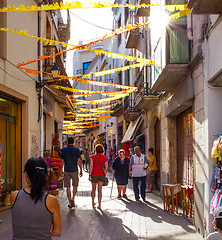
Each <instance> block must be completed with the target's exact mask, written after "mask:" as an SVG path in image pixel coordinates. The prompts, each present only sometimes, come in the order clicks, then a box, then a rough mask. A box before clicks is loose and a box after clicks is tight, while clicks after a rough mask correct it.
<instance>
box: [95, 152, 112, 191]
mask: <svg viewBox="0 0 222 240" xmlns="http://www.w3.org/2000/svg"><path fill="white" fill-rule="evenodd" d="M95 157H96V159H97V161H98V163H99V166H100V167H101V169H102V172H103V175H104V176H105V181H104V183H103V186H107V185H108V184H109V179H108V178H107V177H106V175H105V173H104V171H103V168H102V166H101V163H100V161H99V159H98V157H97V156H96V154H95Z"/></svg>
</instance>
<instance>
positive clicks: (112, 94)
mask: <svg viewBox="0 0 222 240" xmlns="http://www.w3.org/2000/svg"><path fill="white" fill-rule="evenodd" d="M50 87H53V88H56V89H59V90H65V91H68V92H74V93H77V92H84V93H85V94H87V93H88V94H89V95H92V94H101V95H104V96H116V95H119V94H125V93H132V92H134V91H136V90H137V89H135V88H129V89H127V90H123V91H117V92H102V91H100V92H98V91H90V90H85V89H76V88H69V87H63V86H59V85H50ZM78 95H80V94H77V96H78ZM82 95H83V96H84V94H82ZM69 97H76V95H69Z"/></svg>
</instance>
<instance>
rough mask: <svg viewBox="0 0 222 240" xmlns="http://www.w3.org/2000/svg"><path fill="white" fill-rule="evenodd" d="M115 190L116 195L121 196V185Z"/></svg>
mask: <svg viewBox="0 0 222 240" xmlns="http://www.w3.org/2000/svg"><path fill="white" fill-rule="evenodd" d="M117 189H118V194H119V195H120V196H121V190H122V186H121V185H117Z"/></svg>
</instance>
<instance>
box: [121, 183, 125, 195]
mask: <svg viewBox="0 0 222 240" xmlns="http://www.w3.org/2000/svg"><path fill="white" fill-rule="evenodd" d="M122 192H123V195H125V194H126V185H122Z"/></svg>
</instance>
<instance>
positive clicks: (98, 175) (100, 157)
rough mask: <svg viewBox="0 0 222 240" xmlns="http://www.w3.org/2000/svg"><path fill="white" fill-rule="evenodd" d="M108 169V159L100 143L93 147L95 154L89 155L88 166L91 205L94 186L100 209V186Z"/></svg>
mask: <svg viewBox="0 0 222 240" xmlns="http://www.w3.org/2000/svg"><path fill="white" fill-rule="evenodd" d="M107 171H108V160H107V158H106V156H105V155H104V148H103V146H102V145H101V144H97V145H96V147H95V155H92V156H91V159H90V168H89V181H91V182H92V206H93V208H94V207H95V196H96V188H97V187H98V207H97V208H99V209H101V201H102V187H103V184H104V182H105V176H106V173H107Z"/></svg>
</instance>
